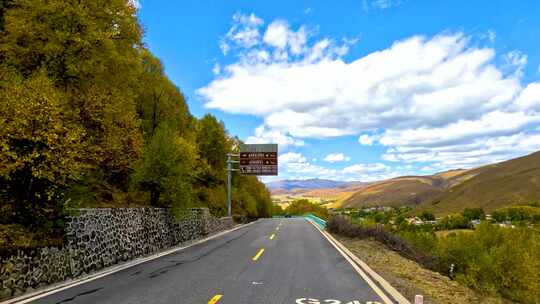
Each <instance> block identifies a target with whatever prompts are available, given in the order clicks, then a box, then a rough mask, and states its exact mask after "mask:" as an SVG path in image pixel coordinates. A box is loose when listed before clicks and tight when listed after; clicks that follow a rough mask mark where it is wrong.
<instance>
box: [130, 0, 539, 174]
mask: <svg viewBox="0 0 540 304" xmlns="http://www.w3.org/2000/svg"><path fill="white" fill-rule="evenodd" d="M538 16H540V2H539V1H533V0H531V1H427V0H426V1H413V0H365V1H363V0H356V1H200V0H198V1H185V0H183V1H144V0H141V1H140V10H139V18H140V20H141V23H142V24H143V26H144V29H145V43H146V44H147V45H148V47H149V48H150V49H151V50H152V52H153V53H154V54H156V55H157V56H158V57H159V58H160V59H161V60H162V61H163V63H164V65H165V69H166V72H167V74H168V76H169V77H170V78H171V79H172V81H173V82H174V83H176V84H177V85H178V86H179V87H180V88H181V90H182V91H183V92H184V94H185V95H186V97H187V100H188V103H189V106H190V109H191V111H192V113H194V114H195V115H196V116H201V115H204V114H205V113H212V114H214V115H215V116H217V117H218V118H219V119H220V120H222V121H224V122H225V125H226V127H227V128H228V130H229V131H230V133H231V134H234V135H238V136H239V137H240V138H242V139H243V140H245V141H247V142H251V143H266V142H275V143H278V144H280V153H281V157H280V176H279V177H277V178H279V179H282V178H302V179H303V178H314V177H320V178H332V179H341V180H362V181H372V180H378V179H384V178H389V177H394V176H399V175H408V174H431V173H434V172H438V171H442V170H448V169H455V168H470V167H475V166H479V165H482V164H486V163H490V162H495V161H501V160H505V159H509V158H513V157H517V156H520V155H525V154H528V153H531V152H533V151H537V150H540V49H539V48H540V44H539V43H538V41H540V19H539V18H538ZM267 180H268V179H267Z"/></svg>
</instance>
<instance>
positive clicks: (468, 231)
mask: <svg viewBox="0 0 540 304" xmlns="http://www.w3.org/2000/svg"><path fill="white" fill-rule="evenodd" d="M471 232H474V230H472V229H452V230H441V231H436V232H435V234H436V235H437V236H438V237H446V236H448V235H449V234H452V233H471Z"/></svg>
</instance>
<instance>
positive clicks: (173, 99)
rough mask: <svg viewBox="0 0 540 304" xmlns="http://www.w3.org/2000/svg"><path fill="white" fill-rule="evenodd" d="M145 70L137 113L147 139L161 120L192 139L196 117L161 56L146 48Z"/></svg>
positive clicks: (142, 74)
mask: <svg viewBox="0 0 540 304" xmlns="http://www.w3.org/2000/svg"><path fill="white" fill-rule="evenodd" d="M141 53H142V72H141V75H140V76H139V80H140V81H139V84H140V86H139V88H138V92H139V94H138V96H137V99H136V102H137V113H138V115H139V117H140V119H141V127H142V130H143V134H144V135H145V138H151V137H152V136H153V135H154V133H155V131H156V129H157V128H158V126H159V125H160V124H161V123H167V124H168V125H169V126H171V127H172V128H174V129H175V130H176V131H177V133H178V134H179V135H180V136H182V137H184V138H189V140H193V139H192V134H191V133H192V132H193V130H192V127H191V126H192V121H193V118H192V116H191V114H190V113H189V109H188V107H187V104H186V102H185V99H184V96H183V95H182V93H181V92H180V90H179V89H178V88H177V87H176V86H175V85H174V84H173V83H172V82H171V81H170V80H169V79H168V78H167V76H166V75H165V73H164V70H163V66H162V64H161V62H160V61H159V59H158V58H156V57H155V56H153V55H152V54H151V53H150V52H149V51H148V50H146V49H143V50H142V52H141Z"/></svg>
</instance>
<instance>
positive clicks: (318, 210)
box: [285, 199, 328, 220]
mask: <svg viewBox="0 0 540 304" xmlns="http://www.w3.org/2000/svg"><path fill="white" fill-rule="evenodd" d="M285 213H287V214H292V215H304V214H307V213H312V214H314V215H315V216H317V217H319V218H322V219H325V220H326V219H328V209H326V208H324V207H321V206H318V205H315V204H313V203H311V202H310V201H309V200H307V199H299V200H296V201H294V202H292V203H291V204H290V205H289V206H288V207H287V208H285Z"/></svg>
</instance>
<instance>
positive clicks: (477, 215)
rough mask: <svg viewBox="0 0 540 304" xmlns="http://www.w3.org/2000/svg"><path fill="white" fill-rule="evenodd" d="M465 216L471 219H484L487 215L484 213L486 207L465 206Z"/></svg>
mask: <svg viewBox="0 0 540 304" xmlns="http://www.w3.org/2000/svg"><path fill="white" fill-rule="evenodd" d="M463 217H465V218H466V219H467V220H469V221H471V220H483V219H485V218H486V215H485V213H484V209H482V208H465V210H463Z"/></svg>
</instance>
